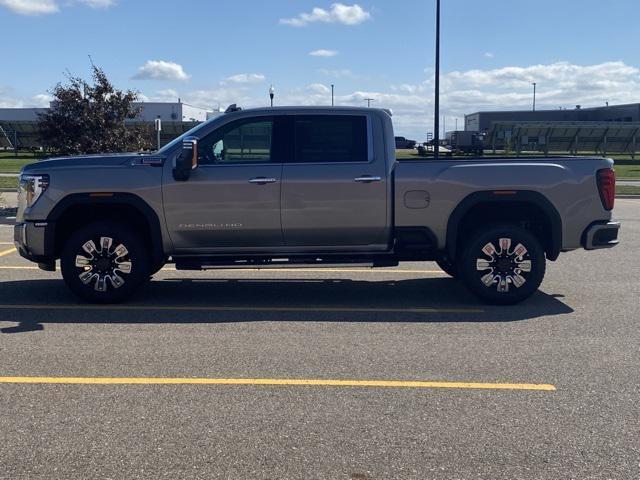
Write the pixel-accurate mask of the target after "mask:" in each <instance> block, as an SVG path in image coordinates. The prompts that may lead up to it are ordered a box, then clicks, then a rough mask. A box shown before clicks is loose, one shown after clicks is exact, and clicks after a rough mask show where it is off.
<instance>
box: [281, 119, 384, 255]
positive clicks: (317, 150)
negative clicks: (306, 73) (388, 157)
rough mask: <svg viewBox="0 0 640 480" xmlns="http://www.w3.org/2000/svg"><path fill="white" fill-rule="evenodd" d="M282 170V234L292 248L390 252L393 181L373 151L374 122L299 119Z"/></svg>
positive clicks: (292, 127) (292, 124)
mask: <svg viewBox="0 0 640 480" xmlns="http://www.w3.org/2000/svg"><path fill="white" fill-rule="evenodd" d="M289 121H290V131H291V134H292V136H293V145H292V147H293V148H292V152H291V153H290V155H289V159H288V163H285V165H284V167H283V172H282V182H283V183H282V207H281V208H282V230H283V233H284V241H285V244H286V245H287V246H292V247H319V248H320V249H322V248H323V247H333V248H330V249H331V250H336V249H337V250H340V249H345V250H348V249H353V247H355V246H368V249H373V250H385V249H386V248H387V247H388V236H389V227H388V225H389V221H388V215H389V213H388V211H387V200H388V198H387V196H388V179H387V176H386V175H387V174H386V168H385V162H384V157H383V156H382V153H381V154H380V156H378V157H376V155H374V151H373V141H372V140H373V139H372V131H373V126H372V118H371V117H369V116H368V115H366V114H362V115H339V114H338V115H335V114H333V115H327V114H317V115H294V116H292V117H291V118H290V120H289Z"/></svg>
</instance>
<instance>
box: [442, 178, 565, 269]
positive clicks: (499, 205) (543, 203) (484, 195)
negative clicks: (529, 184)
mask: <svg viewBox="0 0 640 480" xmlns="http://www.w3.org/2000/svg"><path fill="white" fill-rule="evenodd" d="M493 223H514V224H520V226H525V228H527V229H528V230H531V232H532V233H533V234H534V235H535V236H536V237H537V238H538V240H539V241H540V243H541V244H542V246H543V248H544V250H545V253H546V256H547V258H548V259H549V260H556V259H557V258H558V256H559V254H560V251H561V250H562V218H561V217H560V214H559V213H558V210H557V209H556V208H555V206H554V205H553V204H552V203H551V202H550V201H549V200H548V199H547V198H546V197H545V196H544V195H542V194H540V193H538V192H532V191H526V190H516V191H508V192H506V191H483V192H475V193H472V194H470V195H468V196H467V197H465V198H464V199H463V200H462V201H461V202H460V203H459V204H458V206H457V207H456V208H455V209H454V211H453V213H452V214H451V216H450V217H449V221H448V223H447V236H446V239H447V244H446V252H447V256H448V257H449V258H450V259H457V258H458V257H459V256H460V253H461V249H462V247H464V239H465V238H466V235H468V234H470V233H472V232H474V231H475V230H477V229H479V228H482V227H483V226H485V225H488V224H493Z"/></svg>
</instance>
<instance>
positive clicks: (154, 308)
mask: <svg viewBox="0 0 640 480" xmlns="http://www.w3.org/2000/svg"><path fill="white" fill-rule="evenodd" d="M0 310H85V311H86V310H106V311H145V310H147V311H175V312H325V313H326V312H337V313H340V312H346V313H484V310H481V309H478V308H429V307H426V308H420V307H416V308H411V307H409V308H360V307H268V306H264V307H234V306H228V307H224V306H220V307H216V306H207V305H203V306H190V305H175V306H173V305H56V304H52V305H14V304H5V305H2V304H0Z"/></svg>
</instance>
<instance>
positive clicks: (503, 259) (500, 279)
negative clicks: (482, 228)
mask: <svg viewBox="0 0 640 480" xmlns="http://www.w3.org/2000/svg"><path fill="white" fill-rule="evenodd" d="M497 244H498V246H497V247H496V246H495V245H494V243H493V242H488V243H487V244H485V246H484V247H482V249H481V254H482V256H480V257H478V258H477V259H476V270H477V271H478V272H479V275H480V281H481V282H482V283H483V285H484V286H485V287H487V288H495V289H496V291H497V292H498V293H503V294H506V293H509V292H510V291H511V289H512V287H515V288H516V289H519V288H522V287H523V286H524V285H525V284H526V283H527V280H528V277H529V274H530V273H531V268H532V264H531V255H530V254H529V251H528V250H527V248H526V247H525V246H524V245H523V244H522V243H518V244H517V245H516V246H515V247H513V240H512V239H511V238H509V237H502V238H499V239H498V242H497ZM512 247H513V248H512Z"/></svg>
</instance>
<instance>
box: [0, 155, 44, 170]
mask: <svg viewBox="0 0 640 480" xmlns="http://www.w3.org/2000/svg"><path fill="white" fill-rule="evenodd" d="M41 158H42V156H41V155H36V154H34V153H32V152H18V156H17V157H16V155H15V153H14V152H7V151H5V152H0V173H18V172H19V171H20V169H21V168H22V167H24V166H25V165H28V164H30V163H33V162H37V161H38V160H39V159H41Z"/></svg>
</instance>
